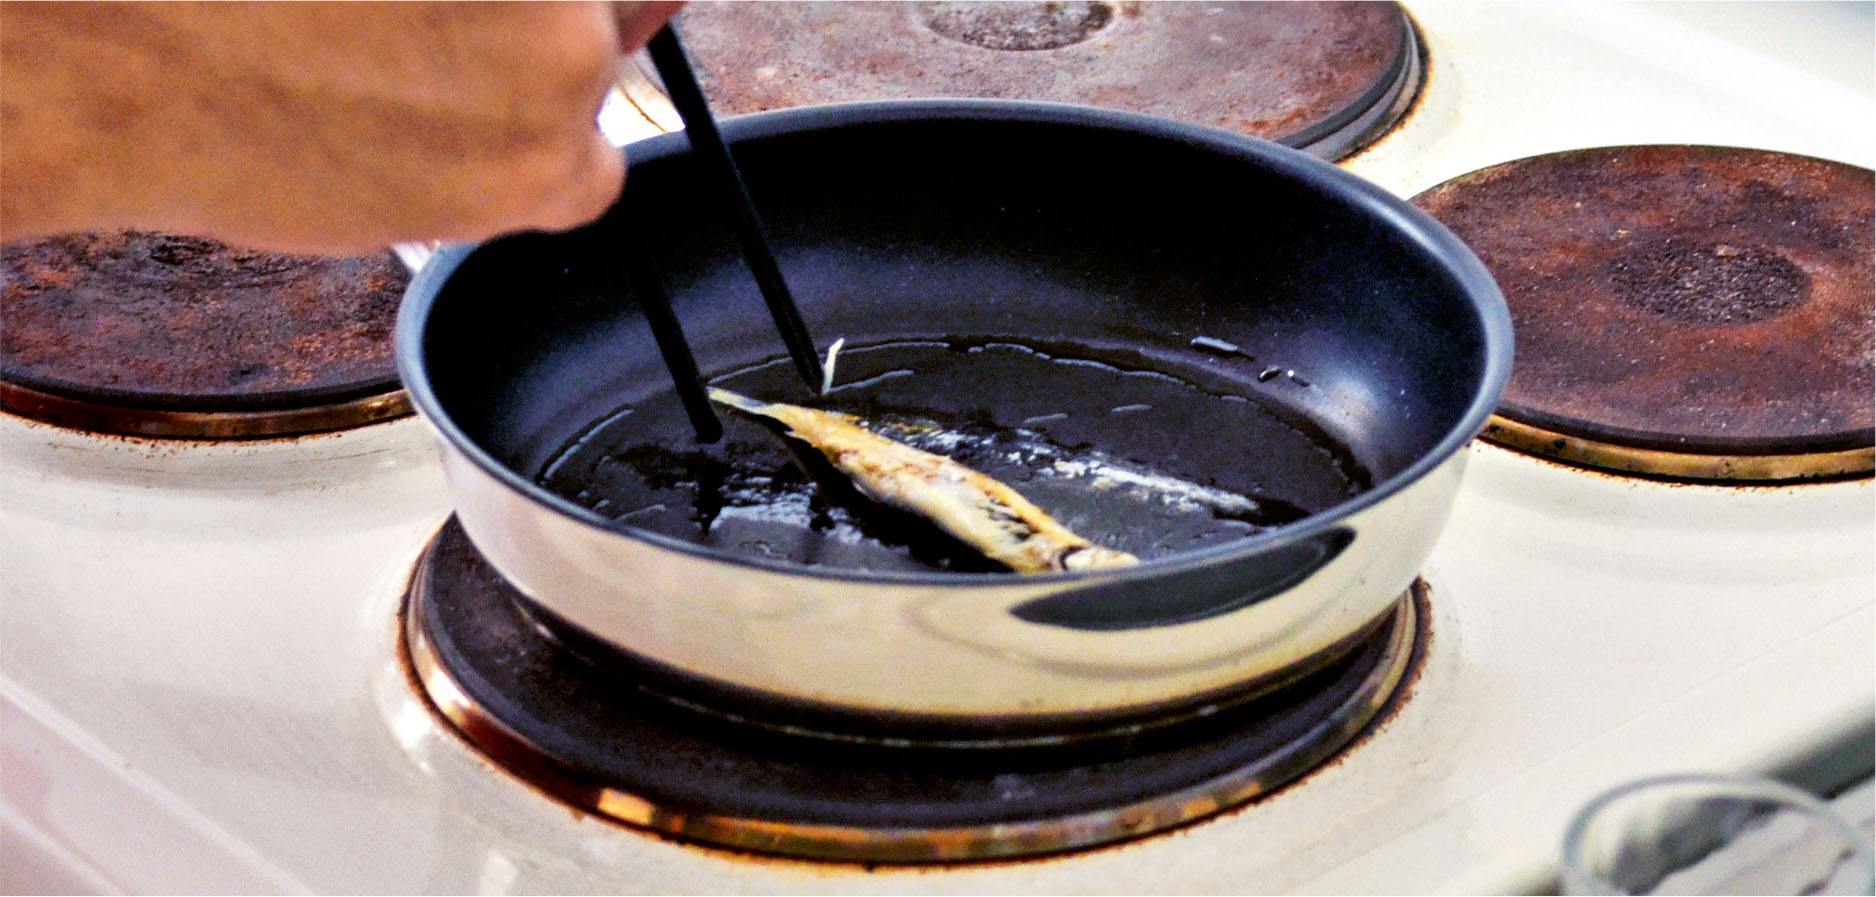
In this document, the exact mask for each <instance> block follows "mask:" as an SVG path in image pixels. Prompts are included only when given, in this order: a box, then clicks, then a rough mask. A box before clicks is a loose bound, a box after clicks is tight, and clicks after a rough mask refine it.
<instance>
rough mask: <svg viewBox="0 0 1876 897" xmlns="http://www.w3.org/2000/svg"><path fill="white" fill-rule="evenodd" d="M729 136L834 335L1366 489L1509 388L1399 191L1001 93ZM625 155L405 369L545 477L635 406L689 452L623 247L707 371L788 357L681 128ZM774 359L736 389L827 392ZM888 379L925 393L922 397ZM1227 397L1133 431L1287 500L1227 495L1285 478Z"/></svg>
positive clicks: (1205, 438) (1245, 446)
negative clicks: (1164, 376)
mask: <svg viewBox="0 0 1876 897" xmlns="http://www.w3.org/2000/svg"><path fill="white" fill-rule="evenodd" d="M919 106H923V108H915V107H919ZM725 133H726V136H727V137H728V138H729V139H730V140H731V141H732V143H733V145H734V148H735V152H736V154H737V158H738V160H739V162H740V163H741V165H742V167H743V170H744V175H745V178H746V180H747V182H748V184H749V186H750V190H751V192H752V194H753V195H754V197H755V200H756V202H757V204H758V206H759V208H760V210H761V213H762V215H763V216H764V218H765V220H766V223H767V225H768V231H769V234H770V237H771V240H772V242H773V244H774V246H775V249H776V252H777V256H778V260H779V262H780V264H781V266H782V269H783V271H784V273H785V274H786V276H787V278H788V281H789V283H790V285H791V287H792V288H793V291H794V293H795V296H796V299H797V301H798V303H799V305H800V307H801V311H802V313H803V316H804V318H805V319H806V321H807V323H808V325H809V328H810V330H811V331H812V332H813V333H814V335H815V337H816V339H817V342H819V343H820V344H821V345H823V346H825V345H826V344H827V343H829V342H831V341H832V340H833V339H834V338H836V337H844V338H846V340H847V341H848V343H849V345H852V346H858V347H866V346H879V345H882V344H886V345H890V344H896V343H898V342H901V341H922V342H925V343H943V344H945V345H949V346H953V347H956V348H957V349H958V350H959V351H968V349H969V347H970V346H984V345H990V344H997V345H1006V344H1007V345H1017V346H1022V347H1027V348H1031V349H1040V350H1042V351H1043V352H1044V353H1045V354H1053V355H1056V356H1063V357H1082V358H1087V359H1092V360H1099V361H1101V362H1104V363H1107V364H1110V365H1111V366H1113V367H1115V368H1117V369H1122V370H1143V369H1144V370H1156V371H1163V372H1166V373H1169V374H1173V375H1174V376H1175V377H1176V378H1177V379H1178V380H1180V381H1181V382H1184V383H1187V384H1190V385H1191V386H1193V387H1194V388H1195V389H1197V390H1199V391H1200V393H1203V394H1207V395H1211V396H1214V397H1216V396H1222V395H1232V396H1240V397H1244V398H1248V399H1249V400H1251V402H1252V403H1254V405H1255V407H1257V408H1258V409H1261V410H1262V411H1263V412H1266V413H1267V415H1268V416H1269V417H1270V418H1271V419H1273V420H1280V421H1283V422H1285V423H1286V424H1287V425H1288V426H1290V427H1291V428H1293V429H1294V430H1295V432H1297V433H1301V434H1304V435H1306V436H1307V437H1308V438H1309V439H1310V440H1312V441H1314V442H1315V443H1317V444H1319V445H1320V446H1321V447H1322V451H1323V452H1324V453H1325V454H1324V457H1325V459H1326V462H1325V463H1327V464H1329V465H1330V466H1331V467H1333V468H1334V469H1336V470H1339V471H1342V472H1343V473H1345V474H1346V476H1347V479H1348V487H1349V488H1348V493H1349V494H1353V493H1354V492H1358V491H1360V490H1361V489H1363V488H1367V487H1368V486H1369V485H1371V484H1381V483H1383V482H1385V481H1387V480H1388V479H1389V478H1390V477H1393V476H1395V475H1397V474H1399V473H1401V472H1402V471H1404V470H1405V469H1407V468H1408V466H1409V465H1411V464H1412V463H1413V462H1414V461H1415V460H1416V459H1419V458H1421V457H1422V456H1424V455H1426V454H1427V453H1429V452H1430V451H1432V450H1433V449H1434V448H1435V447H1436V445H1438V444H1439V443H1441V442H1442V440H1444V439H1446V438H1447V437H1448V436H1449V434H1450V433H1451V432H1452V431H1453V430H1454V428H1455V427H1456V426H1457V425H1459V424H1460V423H1461V422H1462V420H1463V419H1464V418H1466V416H1467V415H1468V413H1469V410H1470V409H1472V406H1474V405H1476V403H1477V400H1478V396H1479V394H1480V392H1481V389H1482V386H1481V384H1482V383H1483V382H1486V381H1489V380H1490V379H1491V378H1490V377H1489V376H1488V373H1487V371H1486V367H1487V351H1486V341H1487V336H1486V333H1485V328H1484V326H1483V325H1482V324H1481V323H1480V318H1481V315H1480V312H1479V310H1478V305H1477V303H1478V301H1479V300H1478V299H1477V298H1476V297H1475V296H1473V295H1469V293H1468V288H1469V286H1471V285H1468V284H1464V283H1462V282H1461V275H1459V274H1456V273H1455V272H1454V270H1453V269H1452V268H1451V267H1449V266H1447V265H1445V264H1443V263H1442V262H1441V261H1440V260H1439V258H1438V255H1439V253H1440V252H1443V251H1445V252H1450V249H1446V248H1444V247H1437V246H1433V245H1430V244H1429V243H1428V242H1427V237H1426V236H1425V235H1424V234H1423V233H1418V232H1416V231H1415V229H1414V228H1407V229H1402V228H1399V227H1397V226H1395V225H1396V224H1398V217H1397V216H1399V215H1400V214H1401V213H1400V212H1398V211H1396V210H1394V209H1393V208H1392V207H1391V206H1389V205H1388V204H1386V203H1383V202H1381V201H1379V200H1378V199H1377V197H1378V193H1376V192H1363V191H1360V190H1351V189H1350V188H1349V186H1348V183H1347V179H1346V178H1344V177H1341V176H1340V174H1339V172H1335V171H1334V170H1333V169H1331V168H1330V167H1329V166H1327V165H1323V164H1321V163H1316V162H1314V161H1312V160H1301V159H1300V158H1296V157H1293V155H1292V154H1289V153H1288V151H1284V150H1281V149H1278V148H1275V147H1272V146H1269V145H1266V144H1261V143H1258V142H1255V141H1250V140H1247V139H1245V138H1240V137H1236V136H1233V135H1223V134H1213V133H1211V132H1206V131H1203V130H1201V129H1194V128H1191V127H1189V126H1174V125H1171V124H1170V123H1166V124H1162V123H1158V122H1155V121H1154V120H1152V119H1145V118H1140V117H1135V116H1121V115H1114V114H1110V113H1092V112H1085V111H1081V110H1074V109H1070V108H1068V107H1060V108H1049V107H1038V106H1025V107H998V106H993V105H989V104H950V105H946V106H940V105H934V104H895V105H893V106H885V105H881V104H869V105H867V106H863V107H848V108H841V107H826V108H822V109H809V110H794V111H791V112H788V113H776V114H769V115H763V116H752V117H749V118H745V119H739V120H735V121H732V122H729V123H727V126H726V128H725ZM629 153H630V155H631V156H632V164H631V170H630V175H629V177H628V179H627V184H626V189H625V192H624V195H623V197H622V199H621V201H620V203H619V204H618V205H617V206H615V207H614V209H613V210H612V211H611V212H609V213H608V214H607V215H606V216H605V217H604V218H602V219H601V220H600V221H598V222H596V223H595V224H593V225H591V226H588V227H586V228H583V229H581V230H578V231H575V232H572V233H570V234H561V235H540V234H529V235H519V236H515V237H511V238H506V239H502V240H498V241H494V242H491V243H489V244H485V245H484V246H481V247H479V248H477V249H476V250H475V251H474V252H473V253H471V254H469V255H468V256H467V257H466V258H464V259H463V260H462V261H461V263H460V265H459V266H458V267H457V268H456V269H455V271H454V273H453V275H452V276H450V277H449V278H447V280H446V281H444V282H442V284H441V286H440V287H439V288H436V291H435V294H434V295H431V296H423V295H416V294H417V293H420V292H421V290H414V291H413V294H414V297H415V299H416V301H417V302H418V303H420V308H419V309H418V314H417V315H416V316H415V317H416V320H417V321H418V322H419V323H418V325H417V326H419V327H420V331H419V333H418V340H417V341H416V345H417V347H418V349H417V352H418V355H419V357H418V358H417V359H416V364H415V365H414V366H413V365H408V364H407V365H406V373H407V376H408V374H409V372H410V371H411V370H412V369H413V368H414V369H417V370H420V371H421V376H423V377H425V378H427V381H428V384H427V385H428V387H429V388H430V389H432V390H433V391H434V395H435V400H436V402H437V404H438V405H439V406H440V408H441V409H442V411H443V412H444V414H445V415H446V416H447V418H448V419H449V420H450V421H451V422H453V424H454V425H455V426H456V427H459V428H460V429H461V432H462V434H463V435H464V436H466V438H467V439H468V440H469V441H470V442H472V443H474V444H475V445H476V446H478V447H480V448H481V449H482V450H484V451H486V452H487V453H488V454H489V455H490V456H491V457H492V458H493V459H495V461H496V462H497V463H499V464H500V465H502V466H505V467H506V468H508V469H509V470H512V471H514V472H517V473H518V474H519V475H520V476H521V477H522V478H524V479H526V480H530V481H532V480H534V479H535V478H537V477H538V476H539V475H540V474H541V472H542V471H543V469H544V468H546V467H547V466H548V465H549V464H551V463H552V462H553V461H554V460H555V458H556V457H557V456H559V455H560V454H561V453H563V452H564V451H565V450H566V449H567V447H568V446H569V445H570V444H573V443H575V442H576V441H577V440H578V438H579V437H580V436H581V434H583V433H585V432H587V431H589V430H590V429H591V428H592V427H593V425H594V424H595V422H598V421H603V420H605V419H607V418H609V417H611V416H614V415H615V414H617V412H618V411H619V409H621V408H622V407H625V406H635V407H639V408H641V409H643V408H648V407H649V408H657V407H662V408H663V409H664V410H663V412H662V416H660V415H659V414H652V413H645V414H642V415H641V416H640V417H639V418H638V420H640V421H642V422H644V423H643V424H642V425H643V426H652V424H651V422H652V421H653V419H654V418H655V419H657V420H660V421H663V422H661V423H657V424H656V425H655V426H656V428H659V429H661V430H664V431H666V432H660V433H650V434H646V436H647V438H656V439H664V440H667V442H669V440H672V439H676V440H677V441H678V442H681V441H682V439H681V436H682V426H681V421H682V420H683V418H682V416H681V414H678V413H677V412H676V406H675V403H674V400H673V399H672V398H671V395H670V392H669V391H670V385H669V376H668V374H667V373H666V371H665V369H664V367H663V364H662V362H661V360H660V357H659V354H658V352H657V350H656V348H655V345H654V343H653V341H652V337H651V334H650V331H649V329H648V328H647V325H646V323H645V321H644V319H643V318H642V316H641V315H640V314H639V312H638V310H637V303H636V298H635V296H634V295H633V293H632V290H631V289H630V287H629V283H630V278H629V277H628V276H627V273H626V270H625V267H624V266H625V265H626V264H627V258H628V255H630V254H629V253H627V252H626V251H625V247H627V246H628V245H634V244H636V245H637V246H638V247H640V249H641V252H640V253H639V254H641V255H643V256H646V257H650V258H652V259H655V260H656V264H657V265H658V266H660V267H661V268H662V272H661V274H662V276H663V277H664V278H665V281H666V283H667V284H668V285H669V287H670V290H669V291H670V294H671V297H672V300H673V303H674V307H675V309H676V312H677V315H678V317H679V319H680V320H681V321H682V322H683V324H684V327H685V329H686V332H687V334H688V336H689V340H690V342H691V344H692V346H693V347H694V349H695V351H696V354H697V356H698V359H699V361H700V364H701V365H702V367H703V368H704V370H705V373H706V375H712V376H714V375H719V374H723V373H726V372H732V371H743V372H745V373H744V376H745V378H747V377H748V376H750V375H749V374H748V371H750V370H757V371H761V370H764V369H763V368H761V365H763V364H764V363H765V362H769V361H773V360H774V359H776V358H777V357H779V356H780V355H781V353H782V349H781V345H780V341H779V339H778V337H777V336H776V335H775V332H774V330H773V328H772V327H771V326H770V325H769V324H768V321H767V317H766V312H765V311H764V309H763V306H762V304H761V301H760V298H759V296H758V294H757V293H756V290H755V287H754V285H753V282H752V281H751V279H750V277H749V274H748V272H747V269H746V268H745V267H744V266H743V264H742V262H741V260H740V257H739V256H738V255H737V253H736V251H735V248H734V245H733V243H732V241H731V240H730V237H729V235H728V233H727V229H726V227H725V225H724V219H723V217H722V215H721V206H720V205H719V204H718V203H717V202H716V201H715V200H716V198H715V196H714V195H713V194H711V193H710V192H708V190H707V189H706V188H705V187H704V186H703V185H701V184H700V183H699V182H698V180H697V177H696V172H695V171H693V167H692V165H691V163H690V159H689V156H688V155H687V153H686V152H685V146H684V143H683V140H682V137H681V135H671V136H666V137H660V138H655V139H653V140H650V141H645V142H643V143H640V144H635V145H634V146H633V147H631V148H630V149H629ZM1416 227H1417V225H1416ZM1454 245H1456V244H1454ZM424 303H427V304H424ZM407 326H408V325H407ZM1233 347H1235V348H1233ZM852 357H853V358H855V359H859V360H860V361H856V363H857V364H863V363H864V361H863V359H864V353H859V354H855V355H853V356H852ZM774 370H778V371H781V372H782V374H783V375H777V376H767V375H758V376H756V378H755V379H754V380H749V379H745V380H743V381H739V383H738V385H739V388H761V389H764V390H766V391H767V393H768V394H766V395H764V396H763V397H764V398H767V399H772V400H780V401H792V402H804V401H808V400H810V399H811V398H812V396H811V394H810V393H809V391H808V390H807V389H806V388H805V387H804V386H802V385H801V384H800V383H799V382H798V381H794V380H791V379H790V378H789V377H787V376H785V374H786V365H779V366H775V367H774ZM856 376H857V374H856ZM1027 381H1028V378H1025V377H1024V376H1023V375H1022V371H1021V369H1020V368H1016V369H1011V370H1005V371H1001V372H999V374H998V375H997V376H993V377H986V378H984V379H983V380H981V381H979V382H977V383H975V384H971V383H968V382H962V381H960V379H959V378H956V377H949V378H936V379H934V380H933V381H932V382H931V383H930V388H931V390H933V394H932V395H929V396H924V397H923V398H924V399H927V400H928V401H925V402H923V403H922V405H924V406H926V407H933V408H936V407H942V408H943V409H945V410H948V411H952V412H956V414H957V415H958V420H965V419H968V418H971V417H972V416H973V415H976V418H977V422H978V423H979V424H982V423H986V422H987V423H989V424H991V425H994V426H1011V425H1014V424H1015V423H1017V422H1015V421H1011V420H1008V419H998V418H999V416H1000V414H1001V412H999V410H998V403H997V402H996V401H995V400H994V397H996V396H999V395H1012V394H1017V395H1022V394H1033V393H1034V392H1035V391H1036V390H1038V389H1041V388H1042V387H1041V386H1039V385H1038V384H1036V383H1034V382H1027ZM752 383H753V384H757V385H756V386H754V387H751V386H750V385H749V384H752ZM894 388H895V389H897V390H898V392H899V394H900V396H901V397H902V398H903V397H905V396H908V395H911V396H916V394H917V393H918V391H919V389H920V388H921V385H920V382H919V381H918V380H917V379H916V378H909V379H906V380H904V381H903V382H901V383H899V384H897V385H896V386H895V387H894ZM908 390H909V392H908ZM1025 391H1028V393H1025ZM939 393H942V394H939ZM1114 404H1115V405H1117V406H1118V405H1123V404H1124V397H1121V396H1116V397H1115V399H1114ZM1214 410H1215V406H1213V405H1208V404H1207V403H1206V402H1193V403H1189V404H1181V403H1172V405H1171V406H1169V407H1162V408H1161V409H1159V410H1158V411H1157V412H1155V413H1156V414H1157V415H1158V416H1157V417H1155V418H1153V419H1151V420H1150V421H1148V420H1144V419H1142V420H1138V421H1133V422H1130V423H1128V424H1127V425H1126V426H1127V427H1131V428H1133V429H1132V430H1131V431H1130V432H1131V433H1132V437H1131V442H1130V445H1129V446H1128V449H1127V452H1128V454H1129V456H1130V457H1133V458H1134V459H1135V460H1142V461H1148V462H1150V461H1151V460H1152V458H1151V457H1150V456H1151V455H1152V454H1153V453H1154V449H1153V446H1154V445H1156V444H1157V445H1160V446H1161V449H1160V450H1161V451H1163V452H1164V453H1170V454H1175V455H1177V456H1178V457H1179V458H1180V459H1181V461H1180V464H1181V465H1182V466H1183V467H1184V470H1183V471H1181V472H1182V474H1183V475H1185V476H1188V477H1190V478H1194V479H1197V480H1207V479H1209V480H1212V481H1214V484H1215V485H1220V486H1224V487H1227V488H1243V489H1247V490H1250V489H1252V487H1255V489H1256V490H1265V489H1268V488H1270V487H1271V486H1272V484H1273V483H1275V484H1277V485H1280V484H1281V482H1282V481H1283V480H1285V479H1286V471H1285V470H1283V469H1281V468H1279V469H1274V470H1271V469H1265V470H1264V471H1263V472H1262V474H1261V475H1260V476H1259V477H1258V479H1260V481H1261V482H1259V483H1256V484H1246V483H1243V482H1235V481H1234V480H1241V479H1242V478H1243V474H1242V473H1238V472H1235V471H1242V470H1251V471H1257V470H1258V468H1259V465H1260V464H1261V465H1266V467H1267V465H1268V464H1269V463H1272V462H1267V461H1263V460H1260V457H1261V456H1260V452H1263V453H1265V454H1268V452H1267V451H1266V444H1267V443H1268V442H1269V440H1268V439H1265V438H1263V437H1264V434H1261V433H1260V432H1256V431H1255V428H1254V427H1252V428H1247V427H1242V426H1238V425H1236V424H1233V423H1232V422H1231V421H1230V420H1228V419H1226V418H1222V417H1220V416H1219V415H1216V414H1214V413H1213V411H1214ZM672 422H677V423H672ZM637 426H641V424H638V423H633V424H630V425H629V426H627V427H626V428H627V429H630V428H631V427H637ZM1065 441H1067V442H1070V443H1074V442H1076V441H1077V440H1074V439H1068V440H1065ZM1079 441H1080V442H1082V443H1085V442H1086V440H1085V439H1082V440H1079ZM672 444H673V445H675V444H676V443H672ZM1082 447H1086V446H1085V445H1083V446H1082ZM1097 448H1099V447H1098V446H1097ZM1143 456H1146V457H1143ZM1331 491H1332V490H1331ZM1274 494H1278V495H1280V494H1281V492H1280V491H1279V492H1277V493H1274ZM1333 503H1334V496H1330V497H1329V498H1327V499H1323V498H1320V497H1313V498H1310V499H1309V500H1307V501H1299V502H1297V504H1299V505H1302V506H1304V508H1305V510H1306V511H1315V510H1321V509H1322V507H1323V506H1326V505H1329V504H1333ZM1085 535H1089V536H1090V537H1091V538H1095V539H1096V541H1100V538H1099V534H1096V533H1085Z"/></svg>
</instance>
